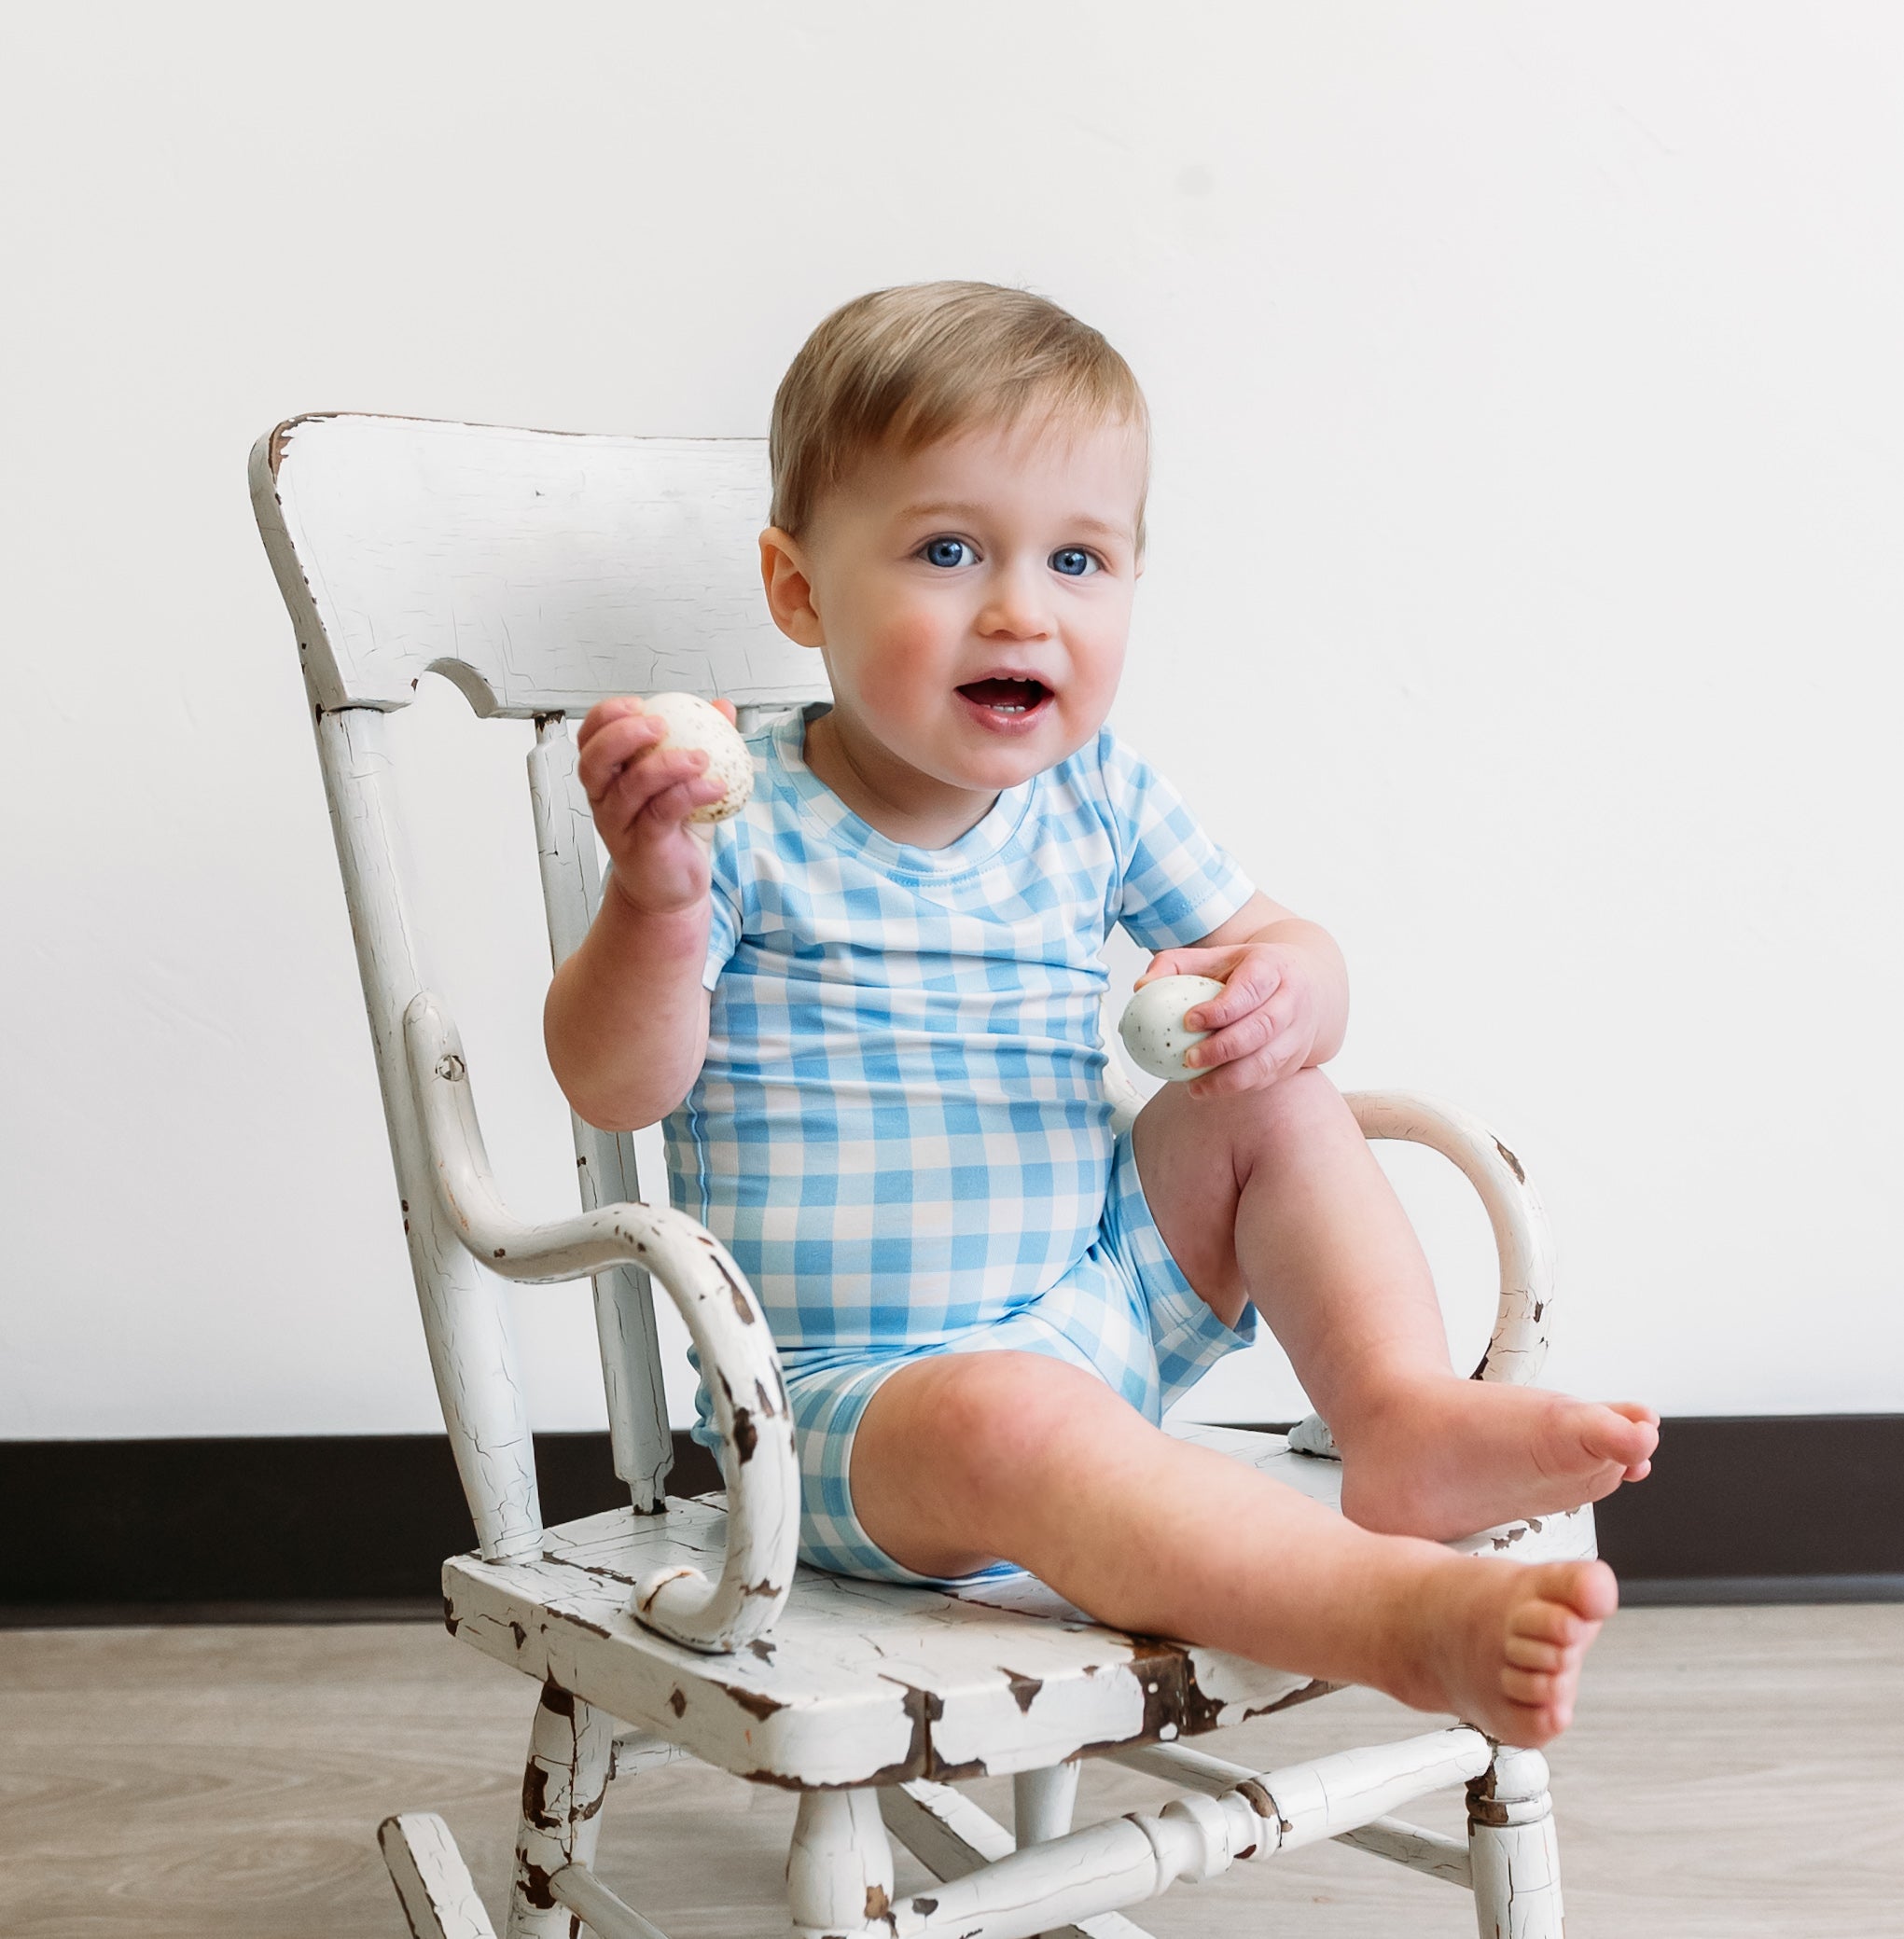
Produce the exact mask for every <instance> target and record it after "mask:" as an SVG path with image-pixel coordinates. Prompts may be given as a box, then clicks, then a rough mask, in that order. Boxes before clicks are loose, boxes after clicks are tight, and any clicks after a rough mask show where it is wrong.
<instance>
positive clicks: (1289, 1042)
mask: <svg viewBox="0 0 1904 1939" xmlns="http://www.w3.org/2000/svg"><path fill="white" fill-rule="evenodd" d="M1155 976H1213V977H1215V978H1216V981H1218V982H1219V983H1221V984H1223V986H1224V990H1223V994H1222V995H1221V996H1213V997H1212V998H1211V999H1210V1001H1209V1002H1208V1003H1206V1004H1198V1005H1197V1007H1196V1008H1195V1009H1193V1010H1191V1011H1189V1012H1188V1014H1187V1015H1186V1017H1185V1018H1184V1023H1185V1024H1186V1026H1187V1027H1188V1029H1190V1030H1202V1031H1208V1032H1211V1034H1210V1035H1209V1036H1207V1037H1206V1038H1204V1040H1203V1041H1202V1043H1201V1044H1198V1045H1195V1046H1192V1048H1191V1049H1190V1050H1189V1051H1188V1053H1187V1054H1186V1059H1185V1060H1186V1061H1187V1062H1188V1063H1191V1064H1195V1065H1200V1066H1202V1068H1204V1069H1205V1070H1206V1071H1207V1072H1208V1073H1209V1074H1208V1075H1206V1076H1202V1077H1199V1078H1198V1079H1197V1080H1196V1081H1195V1082H1194V1083H1193V1084H1192V1085H1191V1086H1190V1087H1189V1091H1190V1095H1191V1096H1192V1097H1193V1098H1214V1097H1222V1096H1224V1095H1225V1094H1227V1093H1229V1092H1231V1091H1239V1090H1255V1089H1257V1088H1258V1087H1259V1086H1262V1085H1265V1084H1273V1083H1275V1082H1276V1080H1277V1079H1278V1078H1279V1077H1286V1076H1287V1075H1288V1074H1289V1073H1291V1072H1292V1071H1300V1070H1305V1069H1307V1068H1308V1067H1309V1066H1310V1065H1311V1064H1321V1063H1327V1061H1328V1060H1329V1059H1330V1058H1332V1057H1333V1056H1334V1055H1335V1054H1336V1052H1337V1051H1338V1050H1340V1049H1341V1047H1342V1035H1343V1032H1345V1030H1346V1029H1347V1027H1348V1020H1349V973H1348V969H1347V967H1346V966H1345V965H1344V963H1343V962H1342V952H1341V950H1340V949H1337V948H1336V944H1335V938H1334V937H1333V936H1331V935H1329V933H1328V931H1327V930H1326V929H1323V928H1321V927H1320V926H1319V925H1318V924H1316V923H1314V922H1306V921H1303V919H1302V918H1301V917H1300V916H1298V915H1296V914H1294V913H1293V912H1292V911H1290V910H1288V909H1286V908H1285V907H1283V906H1282V905H1281V904H1280V903H1276V902H1272V901H1271V900H1270V898H1269V897H1268V896H1267V895H1264V894H1262V893H1260V892H1258V893H1256V894H1253V895H1252V896H1251V897H1250V899H1249V900H1248V901H1247V902H1246V903H1244V906H1243V907H1241V908H1240V909H1238V910H1237V912H1236V913H1235V915H1233V916H1231V917H1230V920H1229V921H1227V922H1225V923H1223V924H1222V925H1221V926H1220V927H1218V928H1216V929H1213V930H1212V931H1211V932H1210V934H1209V935H1206V936H1204V937H1203V939H1202V941H1201V942H1198V943H1193V944H1191V945H1190V946H1189V947H1188V948H1187V949H1165V950H1164V951H1163V952H1162V954H1161V955H1159V956H1156V957H1153V958H1152V960H1151V963H1150V966H1149V968H1148V969H1147V970H1146V971H1145V972H1144V974H1143V975H1142V976H1140V977H1138V979H1137V982H1138V987H1139V988H1140V989H1141V988H1142V987H1143V985H1144V984H1146V983H1147V982H1149V981H1150V980H1151V979H1152V978H1153V977H1155Z"/></svg>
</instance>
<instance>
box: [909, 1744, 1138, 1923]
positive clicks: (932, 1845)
mask: <svg viewBox="0 0 1904 1939" xmlns="http://www.w3.org/2000/svg"><path fill="white" fill-rule="evenodd" d="M879 1796H880V1816H881V1817H882V1818H883V1820H884V1821H885V1826H886V1829H887V1831H888V1832H890V1833H891V1834H892V1835H893V1836H894V1837H896V1839H898V1841H899V1843H900V1844H902V1845H903V1846H904V1847H905V1848H906V1849H907V1850H908V1851H910V1853H911V1854H912V1856H913V1857H914V1858H916V1859H917V1860H918V1861H919V1863H921V1864H922V1865H924V1867H925V1869H926V1870H927V1871H928V1872H930V1873H931V1874H932V1876H933V1877H935V1878H963V1877H965V1876H966V1873H967V1872H976V1871H977V1870H978V1869H979V1867H980V1865H988V1864H990V1863H992V1862H993V1861H994V1859H1000V1858H1005V1857H1008V1855H1009V1854H1010V1853H1011V1852H1012V1851H1014V1850H1015V1849H1017V1847H1016V1846H1015V1845H1014V1844H1013V1842H1012V1836H1011V1834H1010V1833H1009V1832H1008V1831H1007V1830H1006V1828H1005V1827H1004V1826H1003V1825H1002V1824H1000V1823H999V1822H998V1821H997V1820H996V1819H995V1818H994V1817H992V1816H991V1815H990V1814H989V1813H987V1812H985V1811H981V1810H980V1808H979V1807H978V1806H977V1805H975V1804H974V1803H973V1802H972V1801H971V1799H970V1798H968V1797H966V1796H965V1795H964V1794H963V1793H961V1792H957V1791H954V1790H953V1789H952V1786H951V1785H950V1784H934V1783H931V1782H928V1781H927V1780H924V1779H919V1780H915V1781H914V1782H912V1783H910V1784H895V1785H893V1786H891V1787H889V1788H888V1789H886V1790H883V1791H882V1792H881V1793H880V1794H879ZM1044 1939H1147V1934H1146V1932H1145V1931H1144V1929H1143V1928H1142V1927H1141V1926H1135V1925H1133V1924H1132V1923H1131V1921H1130V1920H1129V1919H1128V1918H1124V1916H1123V1915H1122V1914H1121V1913H1119V1912H1104V1913H1100V1914H1099V1915H1098V1916H1097V1917H1096V1918H1087V1919H1082V1920H1080V1921H1079V1922H1078V1923H1077V1924H1076V1925H1066V1926H1055V1927H1053V1928H1051V1929H1050V1931H1049V1932H1047V1933H1046V1934H1045V1935H1044Z"/></svg>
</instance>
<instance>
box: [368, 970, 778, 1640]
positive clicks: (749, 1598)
mask: <svg viewBox="0 0 1904 1939" xmlns="http://www.w3.org/2000/svg"><path fill="white" fill-rule="evenodd" d="M403 1035H404V1043H405V1046H406V1047H407V1049H408V1051H409V1055H410V1085H411V1087H412V1089H413V1090H414V1092H415V1095H416V1105H417V1115H418V1117H419V1119H420V1121H421V1123H422V1127H423V1133H424V1141H425V1143H426V1144H427V1147H428V1157H429V1161H430V1166H431V1169H432V1170H434V1172H435V1174H436V1179H437V1188H438V1193H439V1194H440V1196H441V1198H442V1201H443V1205H444V1208H445V1210H446V1211H447V1212H448V1214H449V1217H450V1221H451V1224H452V1227H453V1229H454V1230H455V1232H456V1234H457V1236H458V1237H459V1238H460V1239H461V1240H462V1241H463V1243H464V1245H465V1246H466V1247H467V1249H468V1250H469V1251H470V1252H471V1253H473V1254H474V1255H475V1256H476V1257H477V1258H478V1259H479V1260H480V1261H481V1262H482V1264H483V1265H484V1266H486V1267H489V1269H490V1270H491V1271H492V1272H494V1273H498V1274H500V1275H501V1276H502V1277H503V1278H504V1279H507V1280H517V1281H523V1282H525V1283H527V1284H530V1285H549V1284H554V1283H557V1282H559V1281H564V1280H577V1279H586V1278H587V1277H589V1276H590V1275H591V1274H592V1273H597V1272H600V1271H602V1270H603V1269H604V1268H605V1267H610V1266H620V1265H625V1264H631V1263H632V1264H636V1265H640V1266H645V1267H646V1268H647V1270H648V1272H649V1273H650V1274H651V1275H652V1276H653V1278H654V1279H655V1280H656V1281H659V1282H660V1284H661V1285H663V1286H665V1287H666V1288H667V1290H668V1295H669V1296H670V1297H671V1298H672V1299H673V1300H674V1304H675V1306H676V1307H677V1308H678V1309H679V1310H680V1314H681V1317H682V1319H683V1320H684V1321H685V1322H686V1323H687V1325H688V1333H689V1334H690V1335H691V1336H692V1337H693V1340H694V1348H695V1351H696V1353H697V1354H698V1355H699V1356H700V1360H701V1364H702V1370H703V1372H704V1374H705V1376H706V1378H707V1384H708V1390H709V1392H710V1393H711V1394H712V1396H713V1401H714V1415H715V1422H716V1426H717V1427H718V1428H719V1430H720V1435H721V1467H722V1471H723V1473H724V1475H725V1476H726V1479H727V1489H728V1546H727V1557H726V1560H725V1563H724V1565H723V1567H722V1569H721V1572H720V1579H719V1581H718V1582H715V1583H710V1582H709V1581H708V1580H707V1578H706V1577H705V1576H704V1575H703V1574H702V1572H701V1571H700V1570H698V1569H672V1570H667V1571H663V1572H660V1573H659V1574H657V1575H654V1576H651V1577H649V1578H648V1579H647V1580H646V1581H644V1582H643V1583H641V1584H640V1585H639V1586H637V1587H636V1589H635V1592H634V1596H633V1599H632V1602H631V1604H630V1609H631V1613H632V1614H633V1616H634V1617H635V1619H636V1621H638V1622H640V1623H642V1624H644V1625H645V1626H646V1627H648V1628H650V1629H653V1630H655V1631H656V1632H657V1633H658V1634H660V1635H662V1636H665V1637H668V1638H669V1639H670V1640H671V1641H674V1642H678V1643H682V1644H685V1645H686V1646H687V1647H688V1649H692V1650H703V1651H706V1652H708V1653H709V1654H719V1653H723V1652H727V1651H730V1650H737V1649H740V1648H742V1647H743V1646H744V1644H746V1643H748V1642H750V1641H753V1640H754V1639H755V1638H756V1637H757V1636H760V1635H762V1634H764V1633H765V1632H766V1631H767V1630H768V1629H770V1628H771V1627H772V1626H773V1623H774V1620H775V1618H777V1617H778V1615H779V1614H780V1611H781V1608H782V1605H783V1604H784V1603H785V1600H786V1597H787V1591H788V1590H789V1589H790V1588H791V1586H792V1585H793V1571H794V1560H795V1553H796V1548H797V1544H798V1541H799V1463H798V1461H796V1460H795V1457H794V1444H793V1420H792V1416H791V1414H790V1412H789V1410H788V1407H787V1403H786V1387H785V1382H784V1381H783V1380H782V1378H781V1373H780V1356H779V1355H778V1354H777V1353H776V1352H775V1351H774V1349H773V1337H772V1336H771V1334H770V1333H769V1332H768V1329H767V1322H766V1319H765V1318H764V1316H763V1315H762V1313H761V1311H760V1307H759V1302H758V1301H757V1300H756V1298H755V1297H754V1291H753V1288H752V1287H751V1286H749V1285H748V1284H747V1281H746V1279H745V1278H744V1275H743V1274H742V1272H741V1269H740V1267H738V1266H736V1265H735V1264H734V1262H733V1260H732V1259H730V1257H729V1256H728V1253H727V1251H726V1249H725V1248H724V1247H723V1246H722V1245H721V1244H720V1242H719V1241H718V1240H716V1238H715V1237H714V1235H713V1234H712V1233H711V1232H708V1231H707V1230H705V1229H704V1228H703V1227H702V1226H700V1225H698V1224H696V1222H695V1221H694V1220H692V1219H690V1218H688V1217H687V1216H685V1215H684V1214H683V1213H681V1212H674V1211H671V1210H668V1209H667V1208H665V1207H656V1206H651V1205H640V1204H632V1203H631V1204H621V1205H604V1206H600V1207H598V1208H597V1209H596V1210H595V1211H593V1212H584V1213H582V1214H580V1215H578V1216H577V1217H575V1218H571V1219H558V1220H556V1221H554V1222H553V1223H551V1224H549V1225H543V1226H525V1225H522V1224H521V1222H520V1221H519V1220H517V1219H516V1218H514V1217H513V1216H512V1215H511V1214H510V1213H509V1212H508V1211H507V1208H506V1207H505V1206H504V1205H503V1203H502V1201H501V1199H500V1198H498V1197H497V1195H496V1188H495V1181H494V1179H493V1177H492V1175H491V1172H490V1168H489V1156H488V1153H487V1152H486V1151H485V1150H484V1148H483V1143H482V1131H481V1129H480V1127H479V1125H478V1123H477V1117H476V1103H475V1100H474V1099H473V1098H472V1097H471V1095H470V1084H469V1072H468V1066H467V1064H466V1062H465V1060H464V1057H463V1046H462V1042H461V1040H460V1038H459V1037H458V1035H457V1032H456V1026H455V1024H454V1023H452V1021H451V1019H450V1018H449V1016H448V1015H447V1014H446V1013H445V1011H444V1010H443V1009H442V1008H441V1006H440V1005H439V1004H438V1003H437V1001H436V999H435V998H434V997H432V996H431V995H430V994H429V993H428V992H427V991H424V992H423V993H421V994H419V995H417V996H415V997H413V998H412V999H411V1000H410V1007H409V1008H408V1009H407V1010H406V1011H405V1012H404V1015H403Z"/></svg>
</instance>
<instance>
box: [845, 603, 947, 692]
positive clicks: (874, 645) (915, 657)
mask: <svg viewBox="0 0 1904 1939" xmlns="http://www.w3.org/2000/svg"><path fill="white" fill-rule="evenodd" d="M943 633H944V630H943V628H942V627H941V626H939V625H938V623H936V621H935V619H934V617H933V616H932V615H930V614H928V613H906V612H900V613H888V614H887V615H886V616H884V617H883V620H882V622H881V624H880V626H879V628H878V629H877V630H876V631H875V632H874V634H873V635H872V637H871V638H870V639H869V641H868V643H867V645H868V651H867V652H865V653H864V654H863V655H861V656H860V658H859V661H858V665H857V666H856V668H855V678H856V681H857V684H858V686H859V694H860V699H861V702H862V704H864V705H865V706H866V707H867V708H868V709H869V711H872V712H876V713H887V714H898V715H906V714H910V713H913V712H915V711H916V710H917V708H918V705H919V702H920V701H921V700H922V699H925V700H927V701H928V703H929V702H930V701H932V700H936V699H938V698H939V695H938V688H939V687H940V686H942V685H943V684H944V679H945V674H946V667H945V658H946V656H945V651H944V638H943Z"/></svg>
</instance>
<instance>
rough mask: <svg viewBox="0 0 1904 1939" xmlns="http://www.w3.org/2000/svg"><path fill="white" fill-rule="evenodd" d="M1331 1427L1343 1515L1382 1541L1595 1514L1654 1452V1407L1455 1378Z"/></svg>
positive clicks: (1396, 1396) (1387, 1398)
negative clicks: (1590, 1509)
mask: <svg viewBox="0 0 1904 1939" xmlns="http://www.w3.org/2000/svg"><path fill="white" fill-rule="evenodd" d="M1330 1425H1331V1427H1332V1428H1333V1429H1334V1431H1335V1434H1336V1443H1337V1446H1338V1447H1341V1451H1342V1513H1343V1514H1344V1515H1346V1516H1347V1517H1349V1518H1350V1520H1352V1521H1355V1522H1359V1523H1360V1524H1361V1525H1362V1527H1363V1528H1365V1529H1372V1530H1375V1532H1376V1533H1378V1534H1383V1535H1421V1536H1425V1537H1426V1538H1427V1539H1428V1540H1429V1541H1431V1542H1447V1541H1451V1540H1452V1539H1454V1538H1455V1537H1457V1536H1461V1535H1474V1534H1479V1533H1480V1530H1482V1529H1491V1528H1494V1527H1495V1526H1496V1525H1497V1524H1499V1523H1501V1522H1504V1521H1515V1520H1519V1519H1522V1518H1524V1517H1528V1516H1535V1515H1558V1514H1560V1513H1562V1512H1563V1511H1564V1510H1566V1509H1568V1508H1577V1507H1579V1506H1580V1505H1581V1503H1585V1502H1597V1501H1598V1500H1599V1499H1600V1498H1601V1497H1602V1496H1603V1495H1609V1494H1611V1493H1612V1492H1613V1490H1614V1489H1616V1488H1618V1487H1619V1484H1620V1483H1621V1482H1622V1481H1638V1480H1639V1479H1641V1478H1642V1476H1644V1475H1646V1473H1647V1470H1648V1469H1649V1468H1650V1467H1651V1465H1652V1454H1653V1449H1654V1448H1655V1447H1658V1445H1659V1440H1660V1417H1659V1416H1658V1415H1657V1414H1656V1413H1654V1412H1653V1410H1652V1409H1651V1408H1650V1407H1642V1406H1636V1405H1634V1404H1633V1403H1632V1402H1630V1401H1619V1402H1615V1403H1613V1404H1612V1405H1610V1406H1603V1405H1601V1404H1600V1403H1598V1402H1595V1401H1577V1400H1573V1399H1570V1398H1569V1397H1568V1396H1567V1395H1565V1394H1564V1393H1550V1392H1547V1390H1546V1389H1544V1388H1539V1387H1509V1386H1508V1385H1506V1384H1505V1383H1503V1382H1498V1381H1491V1380H1464V1379H1461V1378H1458V1377H1457V1376H1455V1375H1452V1374H1447V1375H1434V1376H1430V1377H1428V1378H1425V1379H1422V1380H1418V1381H1411V1382H1409V1383H1407V1384H1405V1385H1399V1386H1397V1387H1396V1388H1394V1389H1392V1390H1387V1391H1384V1392H1383V1394H1382V1396H1381V1399H1380V1402H1379V1404H1373V1403H1371V1404H1370V1405H1369V1406H1366V1407H1364V1408H1363V1409H1362V1410H1361V1411H1360V1412H1359V1413H1358V1414H1357V1415H1356V1416H1355V1418H1354V1419H1353V1420H1348V1421H1346V1422H1344V1423H1343V1424H1342V1425H1341V1426H1337V1425H1336V1423H1334V1422H1331V1423H1330Z"/></svg>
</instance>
